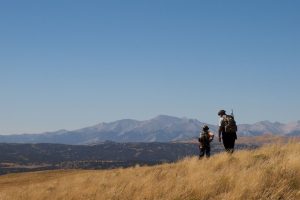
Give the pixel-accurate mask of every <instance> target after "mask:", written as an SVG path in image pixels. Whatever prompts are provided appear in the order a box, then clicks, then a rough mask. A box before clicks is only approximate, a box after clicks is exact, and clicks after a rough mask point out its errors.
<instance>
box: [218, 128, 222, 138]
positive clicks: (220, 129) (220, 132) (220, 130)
mask: <svg viewBox="0 0 300 200" xmlns="http://www.w3.org/2000/svg"><path fill="white" fill-rule="evenodd" d="M218 133H219V142H221V140H222V139H221V134H222V126H219V131H218Z"/></svg>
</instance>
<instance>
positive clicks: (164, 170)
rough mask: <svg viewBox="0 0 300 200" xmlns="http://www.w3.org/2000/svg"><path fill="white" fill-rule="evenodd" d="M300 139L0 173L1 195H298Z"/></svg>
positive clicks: (167, 198)
mask: <svg viewBox="0 0 300 200" xmlns="http://www.w3.org/2000/svg"><path fill="white" fill-rule="evenodd" d="M299 152H300V144H299V143H289V144H286V145H271V146H266V147H263V148H260V149H257V150H251V151H246V150H243V151H239V152H236V153H234V154H233V155H231V156H230V155H227V154H226V153H221V154H217V155H215V156H213V157H211V158H210V159H203V160H198V158H197V157H189V158H185V159H183V160H181V161H179V162H176V163H170V164H162V165H157V166H152V167H150V166H144V167H140V166H135V167H132V168H127V169H113V170H58V171H48V172H34V173H22V174H9V175H4V176H0V199H11V200H18V199H30V200H37V199H44V200H48V199H49V200H50V199H51V200H56V199H66V200H68V199H82V200H83V199H90V200H96V199H99V200H101V199H103V200H113V199H130V200H140V199H149V200H150V199H157V200H159V199H161V200H162V199H164V200H171V199H172V200H174V199H197V200H217V199H223V200H232V199H250V200H252V199H253V200H254V199H262V200H264V199H265V200H267V199H281V200H298V199H300V157H299Z"/></svg>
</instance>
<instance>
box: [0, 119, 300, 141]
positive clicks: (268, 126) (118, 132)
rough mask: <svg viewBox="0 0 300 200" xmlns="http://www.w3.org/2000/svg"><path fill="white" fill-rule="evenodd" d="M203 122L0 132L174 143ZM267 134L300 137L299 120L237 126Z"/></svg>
mask: <svg viewBox="0 0 300 200" xmlns="http://www.w3.org/2000/svg"><path fill="white" fill-rule="evenodd" d="M204 124H205V123H203V122H200V121H198V120H197V119H188V118H178V117H173V116H167V115H159V116H157V117H155V118H153V119H150V120H145V121H137V120H132V119H123V120H118V121H115V122H111V123H99V124H97V125H95V126H91V127H86V128H82V129H78V130H73V131H67V130H59V131H55V132H46V133H40V134H20V135H0V143H59V144H97V143H101V142H104V141H114V142H174V141H182V140H190V139H193V138H197V137H198V135H199V132H200V130H201V127H202V126H203V125H204ZM208 125H209V127H210V130H211V131H212V132H215V133H216V132H217V129H218V127H217V126H216V125H211V124H208ZM267 133H271V134H275V135H284V136H300V121H297V122H293V123H288V124H283V123H279V122H274V123H272V122H269V121H261V122H257V123H255V124H240V125H238V135H239V136H258V135H263V134H267Z"/></svg>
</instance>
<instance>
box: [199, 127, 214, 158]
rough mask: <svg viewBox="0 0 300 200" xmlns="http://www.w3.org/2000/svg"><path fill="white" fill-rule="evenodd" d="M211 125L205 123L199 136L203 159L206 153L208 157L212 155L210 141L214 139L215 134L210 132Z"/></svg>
mask: <svg viewBox="0 0 300 200" xmlns="http://www.w3.org/2000/svg"><path fill="white" fill-rule="evenodd" d="M208 130H209V127H208V126H207V125H204V126H203V128H202V131H201V133H200V137H199V143H200V144H199V150H200V154H199V159H201V158H202V157H203V156H204V155H205V154H206V157H207V158H209V157H210V143H211V141H212V140H213V139H214V134H213V133H211V132H209V131H208Z"/></svg>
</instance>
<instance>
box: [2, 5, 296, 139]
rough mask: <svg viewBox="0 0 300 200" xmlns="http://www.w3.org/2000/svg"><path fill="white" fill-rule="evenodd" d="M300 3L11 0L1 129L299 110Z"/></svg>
mask: <svg viewBox="0 0 300 200" xmlns="http://www.w3.org/2000/svg"><path fill="white" fill-rule="evenodd" d="M299 9H300V3H299V1H276V0H272V1H271V0H270V1H268V0H264V1H176V0H164V1H155V0H154V1H143V0H137V1H114V0H110V1H76V0H72V1H71V0H70V1H65V0H59V1H55V0H51V1H30V0H28V1H21V0H20V1H16V0H9V1H8V0H7V1H1V2H0V32H1V34H0V91H1V96H0V134H12V133H25V132H27V133H31V132H33V133H36V132H44V131H52V130H57V129H76V128H81V127H85V126H89V125H94V124H96V123H99V122H103V121H105V122H109V121H114V120H118V119H123V118H133V119H138V120H145V119H150V118H152V117H155V116H157V115H159V114H167V115H173V116H178V117H184V116H185V117H188V118H196V119H198V120H201V121H203V122H207V123H217V121H218V119H217V115H216V112H217V111H218V110H219V109H221V108H224V109H227V110H229V109H231V108H233V109H234V110H235V113H236V117H237V121H238V122H239V123H254V122H257V121H260V120H270V121H280V122H289V121H296V120H299V119H300V117H299V113H300V106H299V102H300V92H299V91H300V79H299V75H300V26H299V21H300V13H299Z"/></svg>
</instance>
